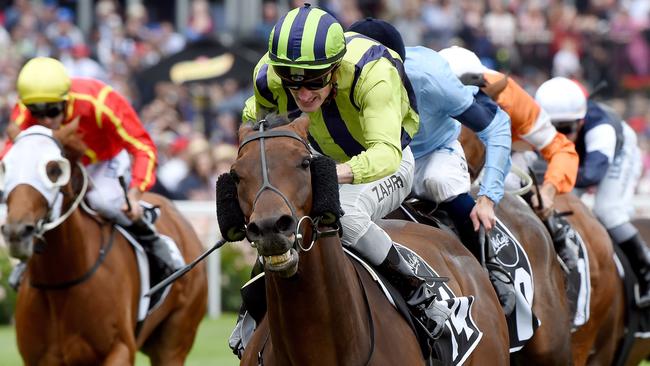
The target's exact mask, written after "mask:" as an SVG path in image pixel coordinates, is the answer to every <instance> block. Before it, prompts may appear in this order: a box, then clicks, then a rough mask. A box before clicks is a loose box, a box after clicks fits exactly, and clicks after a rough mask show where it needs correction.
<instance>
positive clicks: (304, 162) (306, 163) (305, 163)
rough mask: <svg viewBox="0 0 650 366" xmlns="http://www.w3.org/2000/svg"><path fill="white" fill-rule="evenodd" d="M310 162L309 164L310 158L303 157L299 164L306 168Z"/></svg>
mask: <svg viewBox="0 0 650 366" xmlns="http://www.w3.org/2000/svg"><path fill="white" fill-rule="evenodd" d="M310 164H311V158H304V159H303V160H302V163H301V164H300V166H301V167H302V168H303V169H307V168H309V165H310Z"/></svg>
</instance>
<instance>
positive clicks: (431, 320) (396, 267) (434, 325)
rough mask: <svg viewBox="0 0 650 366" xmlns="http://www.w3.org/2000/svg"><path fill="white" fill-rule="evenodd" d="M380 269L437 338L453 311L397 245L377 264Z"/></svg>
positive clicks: (415, 314) (416, 315)
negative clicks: (437, 295) (436, 296)
mask: <svg viewBox="0 0 650 366" xmlns="http://www.w3.org/2000/svg"><path fill="white" fill-rule="evenodd" d="M377 270H378V271H379V273H380V274H381V275H383V276H384V277H386V279H387V280H388V281H389V282H390V283H391V284H392V285H393V286H395V287H396V288H397V290H398V291H399V292H400V294H401V295H402V296H403V297H404V299H405V300H406V303H407V304H408V305H409V308H410V309H411V312H412V313H413V315H414V316H415V317H417V318H418V320H419V321H420V322H422V324H424V326H425V327H426V329H427V331H428V332H429V333H430V336H431V337H432V338H434V339H435V338H438V337H439V336H440V334H441V333H442V330H443V329H444V324H445V321H447V319H449V316H450V315H451V310H449V309H448V308H447V307H446V306H445V305H444V304H443V303H440V302H438V301H436V299H435V294H434V293H433V291H432V290H431V288H430V287H429V286H428V285H427V283H426V281H425V280H424V279H423V278H421V277H419V276H418V275H417V274H415V273H414V271H413V268H412V267H411V266H410V265H409V264H408V263H407V262H406V260H405V259H404V258H403V257H402V255H401V254H400V253H399V252H398V251H397V249H396V248H395V246H392V247H391V248H390V250H389V252H388V256H387V257H386V259H384V261H383V262H382V263H381V264H379V266H377Z"/></svg>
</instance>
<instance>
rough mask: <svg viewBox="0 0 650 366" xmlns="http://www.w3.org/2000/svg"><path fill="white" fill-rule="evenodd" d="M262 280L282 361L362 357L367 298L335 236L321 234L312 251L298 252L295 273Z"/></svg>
mask: <svg viewBox="0 0 650 366" xmlns="http://www.w3.org/2000/svg"><path fill="white" fill-rule="evenodd" d="M266 284H267V285H266V296H267V304H268V313H267V314H268V319H269V326H270V329H271V338H272V340H273V348H274V351H275V354H276V355H277V356H278V357H280V358H279V359H280V360H282V359H283V358H284V360H285V362H284V363H285V364H298V365H307V364H315V363H320V364H328V363H329V364H346V365H349V364H353V365H354V364H361V363H363V362H364V361H365V358H366V357H367V352H369V342H370V341H369V339H370V334H369V333H370V331H369V320H368V313H367V311H368V309H367V306H366V301H367V300H366V299H365V297H364V296H365V295H364V293H363V291H364V290H363V289H362V288H361V286H360V283H359V280H358V277H357V273H356V271H355V269H354V267H353V265H352V264H351V262H350V261H349V260H348V259H347V258H346V256H345V254H344V252H343V249H342V246H341V242H340V240H339V238H338V237H330V238H321V239H319V240H318V241H317V242H316V243H315V245H314V247H313V249H312V250H311V251H310V252H307V253H305V252H302V253H301V256H300V269H299V271H298V273H297V275H296V276H294V277H293V278H290V279H282V278H279V277H278V276H275V275H268V276H267V277H266ZM364 345H368V346H366V347H364ZM314 347H318V348H319V349H320V351H319V352H314V351H313V350H314ZM324 361H325V362H324Z"/></svg>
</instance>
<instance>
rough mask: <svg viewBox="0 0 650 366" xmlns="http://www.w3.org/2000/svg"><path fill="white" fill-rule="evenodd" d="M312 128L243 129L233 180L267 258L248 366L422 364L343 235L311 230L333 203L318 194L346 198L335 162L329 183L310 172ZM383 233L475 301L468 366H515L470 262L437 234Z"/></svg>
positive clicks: (416, 230) (501, 324) (409, 226)
mask: <svg viewBox="0 0 650 366" xmlns="http://www.w3.org/2000/svg"><path fill="white" fill-rule="evenodd" d="M308 124H309V120H308V119H307V118H306V117H302V118H300V119H297V120H295V121H294V122H292V123H291V124H288V125H283V126H278V127H275V128H273V129H271V130H269V131H262V129H260V131H262V132H257V130H256V129H253V128H252V127H250V126H244V127H242V128H241V129H240V131H239V133H240V146H241V148H240V151H239V155H238V158H237V161H236V162H235V164H234V165H233V170H232V172H231V174H230V176H232V177H234V182H236V184H237V188H236V192H237V201H236V203H235V204H236V205H237V207H239V208H241V213H242V216H243V217H242V224H243V223H244V222H245V223H246V226H245V228H246V235H247V236H248V238H249V240H251V242H253V243H254V246H255V247H256V248H257V251H258V253H259V255H261V256H263V257H264V259H265V272H266V301H267V304H268V310H267V313H266V316H265V318H264V320H263V321H262V322H261V323H260V324H259V326H258V328H257V329H256V331H255V334H254V335H253V338H252V339H251V341H250V343H249V344H248V346H247V348H246V351H245V353H244V355H243V358H242V361H241V364H242V365H258V364H260V362H262V363H263V364H264V365H283V366H285V365H424V364H425V360H424V358H423V356H422V352H421V350H420V348H419V345H418V341H417V340H416V338H415V336H414V334H413V332H412V330H411V328H410V327H409V325H408V324H407V322H406V321H405V319H404V318H403V317H402V316H401V315H400V314H399V313H398V312H397V311H396V310H395V309H394V308H393V306H392V305H391V304H390V303H389V302H388V300H387V299H386V297H385V296H384V295H383V294H382V292H381V290H380V289H379V288H378V286H377V285H376V284H375V283H374V282H373V280H372V279H371V277H370V276H369V275H368V274H367V273H366V272H365V271H357V270H356V269H355V266H354V265H353V264H352V262H351V260H350V259H349V257H347V256H346V255H345V253H344V251H343V248H342V246H341V242H340V240H339V237H338V235H331V234H332V233H336V230H335V229H333V228H332V227H331V226H332V225H325V224H323V222H322V221H320V225H319V224H317V223H316V224H311V225H305V224H306V223H313V222H314V221H313V220H316V222H318V219H317V217H321V216H315V214H314V212H313V211H312V210H313V209H314V207H315V206H317V205H320V204H322V202H325V201H328V200H329V201H331V200H333V197H329V196H318V194H317V192H323V191H327V189H321V188H319V189H316V188H315V187H316V186H319V185H321V184H323V182H324V181H329V182H331V184H330V185H329V188H330V190H329V192H330V193H331V192H332V190H331V189H333V192H334V193H336V192H337V190H338V185H337V183H336V174H335V168H334V164H333V163H331V166H330V169H329V170H328V172H329V173H330V174H329V175H327V176H325V175H316V174H314V173H313V172H312V171H311V169H310V164H311V165H313V164H315V163H316V159H313V158H312V155H311V153H310V151H309V148H308V146H307V145H306V142H305V141H306V138H307V128H308ZM312 168H313V167H312ZM233 184H235V183H233ZM332 185H333V188H332ZM321 194H322V193H321ZM239 208H237V210H239ZM309 215H314V216H313V217H312V216H309ZM325 217H329V216H328V215H325ZM382 227H383V228H384V229H385V230H387V232H388V233H389V234H390V235H391V237H392V238H393V239H394V240H395V241H397V242H399V243H402V244H404V245H407V246H408V247H410V248H411V249H413V250H414V251H416V252H417V253H418V254H419V255H420V256H421V257H422V258H424V259H425V260H426V261H427V262H428V263H429V264H430V265H431V266H432V267H433V268H434V269H435V270H436V271H437V272H438V273H439V274H440V275H442V276H447V277H449V282H448V285H449V287H451V288H452V290H453V291H454V292H455V294H456V295H457V296H469V295H472V296H474V298H475V304H474V306H473V307H472V316H473V319H474V320H475V321H476V323H477V325H478V328H479V329H480V330H481V331H482V332H484V335H483V337H482V339H481V340H480V342H479V343H478V346H477V348H476V349H475V350H474V351H473V353H472V354H471V355H470V358H469V359H468V360H467V362H466V364H469V365H479V364H480V365H484V364H486V362H489V363H490V364H495V365H506V364H508V357H509V355H508V335H507V327H506V324H505V321H504V318H503V316H501V314H502V311H501V308H500V305H499V302H498V300H497V298H496V295H495V293H494V291H493V290H492V288H491V285H490V281H489V280H488V278H487V276H486V272H485V271H484V270H483V269H482V268H481V267H480V266H479V264H478V262H477V261H476V259H474V258H473V256H472V254H470V253H469V251H468V250H466V249H465V248H464V247H463V246H462V245H461V243H460V242H459V241H458V240H457V239H456V238H454V237H453V236H452V235H449V234H446V233H444V232H442V231H439V230H436V229H434V228H431V227H427V226H424V225H419V224H414V223H409V222H404V221H397V220H389V221H385V222H383V223H382ZM242 230H243V226H242ZM301 231H302V232H301ZM327 233H329V234H330V235H326V234H327Z"/></svg>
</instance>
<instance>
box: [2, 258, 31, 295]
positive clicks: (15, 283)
mask: <svg viewBox="0 0 650 366" xmlns="http://www.w3.org/2000/svg"><path fill="white" fill-rule="evenodd" d="M26 269H27V263H25V262H23V261H20V262H19V263H18V264H16V266H15V267H14V268H13V269H12V270H11V274H10V275H9V279H8V281H7V282H9V286H11V288H12V289H14V291H18V287H19V286H20V281H22V279H23V275H24V274H25V270H26Z"/></svg>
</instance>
